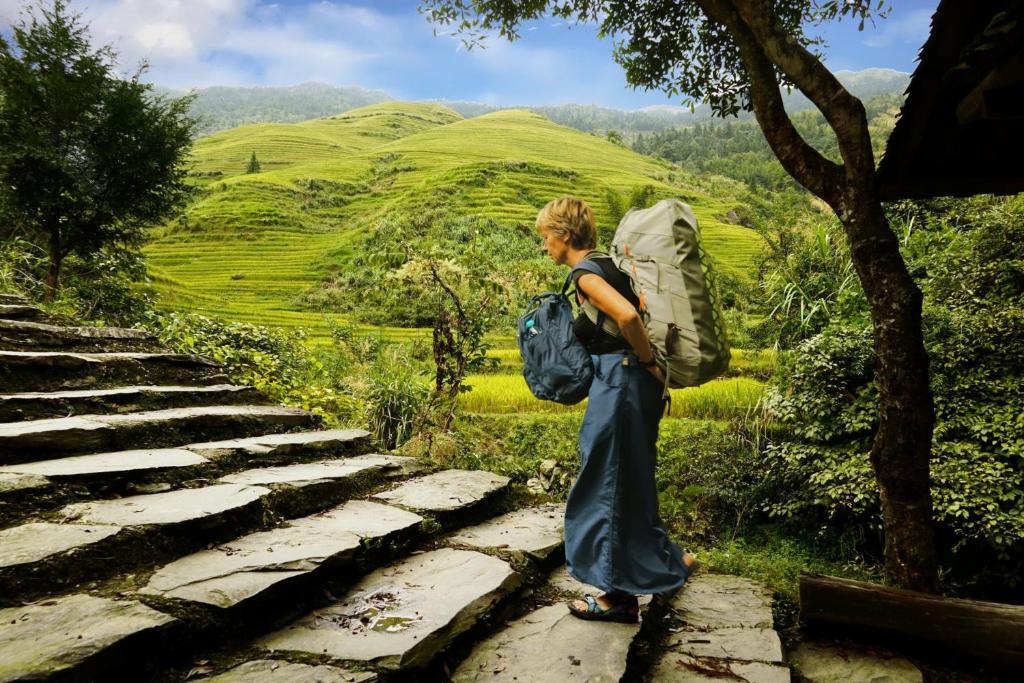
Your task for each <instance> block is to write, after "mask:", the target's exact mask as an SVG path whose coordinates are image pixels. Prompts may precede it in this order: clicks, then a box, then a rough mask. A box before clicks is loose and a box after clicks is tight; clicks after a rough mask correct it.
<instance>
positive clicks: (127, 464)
mask: <svg viewBox="0 0 1024 683" xmlns="http://www.w3.org/2000/svg"><path fill="white" fill-rule="evenodd" d="M369 436H370V435H369V432H367V431H365V430H361V429H331V430H323V431H314V432H289V433H285V434H263V435H260V436H254V437H249V438H245V439H235V440H233V441H230V442H223V443H231V444H232V445H233V447H232V448H221V447H211V445H210V444H209V443H198V444H186V445H184V446H179V447H176V448H162V449H144V450H139V449H136V450H128V451H114V452H108V453H94V454H90V455H79V456H71V457H67V458H55V459H51V460H41V461H35V462H28V463H20V464H15V465H7V466H5V467H0V526H4V525H10V524H14V523H16V522H19V521H22V520H25V519H27V518H29V517H31V516H32V515H36V514H39V513H41V512H43V511H45V510H49V509H52V508H54V507H57V506H59V505H63V504H66V503H70V502H73V501H76V500H84V499H90V498H99V497H111V496H117V495H133V494H136V493H153V492H155V491H154V489H166V490H169V489H171V488H175V487H177V486H179V485H181V484H182V483H186V482H188V481H189V480H191V479H196V478H199V477H203V478H205V479H213V478H216V477H218V476H223V475H226V474H229V473H231V472H235V471H237V470H239V469H241V468H244V467H252V466H253V465H281V464H284V463H293V464H294V463H296V462H306V461H309V460H313V459H325V458H332V457H336V456H340V455H346V454H349V455H350V454H354V453H361V452H363V451H365V450H366V449H367V448H368V446H369ZM407 460H410V459H409V458H402V457H400V456H382V455H372V456H365V457H364V458H363V459H362V460H361V462H370V463H371V464H377V465H380V466H382V467H384V468H385V474H387V475H399V476H402V475H405V476H407V475H408V474H410V473H413V472H414V471H415V470H414V465H413V464H410V463H406V462H405V461H407ZM402 465H405V467H402ZM403 470H409V471H408V472H404V471H403Z"/></svg>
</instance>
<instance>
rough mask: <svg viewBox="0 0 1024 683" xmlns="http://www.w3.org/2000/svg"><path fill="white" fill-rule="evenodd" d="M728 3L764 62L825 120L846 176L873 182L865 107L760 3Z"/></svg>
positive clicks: (737, 0)
mask: <svg viewBox="0 0 1024 683" xmlns="http://www.w3.org/2000/svg"><path fill="white" fill-rule="evenodd" d="M716 4H722V3H716ZM729 4H731V5H732V6H733V7H735V9H736V11H737V13H738V14H739V17H740V19H741V20H742V21H743V23H744V25H745V26H746V27H747V29H748V30H749V32H750V35H751V36H752V37H753V39H754V40H755V41H756V42H757V44H758V46H759V47H760V48H761V50H762V51H763V54H764V55H765V57H766V58H767V59H768V60H770V61H771V63H772V64H774V65H775V66H777V67H778V68H779V70H781V71H782V73H783V74H785V75H786V77H787V78H788V79H789V80H791V81H792V82H793V84H794V85H795V86H796V87H797V88H799V90H800V92H802V93H803V94H804V95H806V96H807V99H809V100H810V101H811V102H813V103H814V105H815V106H816V107H817V108H818V109H819V110H820V111H821V113H822V114H823V115H824V117H825V120H826V121H828V124H829V125H830V126H831V127H832V130H833V131H835V134H836V139H837V140H838V141H839V152H840V154H842V157H843V161H844V162H845V168H846V172H847V173H848V174H850V175H851V176H852V177H855V178H858V179H860V180H862V181H869V180H870V179H871V178H873V177H874V173H875V160H874V154H873V152H872V149H871V137H870V135H869V134H868V124H867V117H866V115H865V112H864V104H863V103H862V102H861V101H860V100H859V99H857V98H856V97H854V96H853V95H851V94H850V92H849V91H848V90H847V89H846V88H844V87H843V85H842V83H840V82H839V79H837V78H836V77H835V75H834V74H833V73H832V72H831V71H829V69H828V68H827V67H826V66H825V65H824V64H822V63H821V60H820V59H818V58H817V57H816V56H814V54H812V53H811V52H810V51H809V50H808V49H807V48H806V47H804V46H803V45H801V44H800V43H799V42H798V41H797V40H796V38H794V37H793V36H792V35H790V34H789V32H787V31H786V30H784V28H783V27H782V25H781V24H780V23H779V21H778V19H777V18H776V17H775V16H774V14H772V12H771V10H770V9H769V8H768V7H767V6H766V4H765V3H764V1H763V0H730V1H729Z"/></svg>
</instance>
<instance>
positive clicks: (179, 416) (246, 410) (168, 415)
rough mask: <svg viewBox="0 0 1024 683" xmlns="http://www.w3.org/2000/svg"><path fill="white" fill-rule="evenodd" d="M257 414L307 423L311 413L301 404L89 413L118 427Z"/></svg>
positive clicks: (278, 420)
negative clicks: (292, 405) (291, 406)
mask: <svg viewBox="0 0 1024 683" xmlns="http://www.w3.org/2000/svg"><path fill="white" fill-rule="evenodd" d="M245 418H256V419H259V420H266V421H273V422H275V423H280V424H287V425H304V424H308V422H309V419H310V413H309V412H307V411H305V410H302V409H301V408H289V407H287V406H261V405H254V406H253V405H241V406H194V407H191V408H167V409H164V410H146V411H143V412H141V413H122V414H120V415H90V416H88V419H90V420H95V421H97V422H102V423H104V424H108V425H111V426H112V427H119V426H122V425H138V424H145V423H152V424H157V423H161V422H172V421H183V422H188V423H190V424H191V423H193V422H200V423H210V424H218V423H222V422H223V421H225V420H231V419H245Z"/></svg>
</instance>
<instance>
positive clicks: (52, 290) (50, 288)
mask: <svg viewBox="0 0 1024 683" xmlns="http://www.w3.org/2000/svg"><path fill="white" fill-rule="evenodd" d="M63 260H64V254H63V253H62V252H61V245H60V236H59V233H54V234H53V235H52V236H51V237H50V268H49V269H48V270H47V271H46V286H45V288H44V289H43V302H44V303H50V302H52V301H53V300H54V299H55V298H56V297H57V292H59V291H60V264H61V261H63Z"/></svg>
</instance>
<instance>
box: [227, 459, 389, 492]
mask: <svg viewBox="0 0 1024 683" xmlns="http://www.w3.org/2000/svg"><path fill="white" fill-rule="evenodd" d="M380 469H381V466H380V465H377V464H376V463H372V462H367V461H365V460H363V461H353V460H352V459H350V458H340V459H337V460H327V461H323V462H309V463H299V464H297V465H283V466H281V467H263V468H259V469H252V470H246V471H245V472H237V473H235V474H229V475H227V476H225V477H221V478H220V479H218V480H217V481H221V482H225V483H228V484H250V485H262V486H273V485H287V486H305V485H307V484H313V483H316V482H320V481H330V480H334V479H347V478H349V477H352V476H355V475H357V474H361V473H364V472H372V471H374V470H380Z"/></svg>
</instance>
